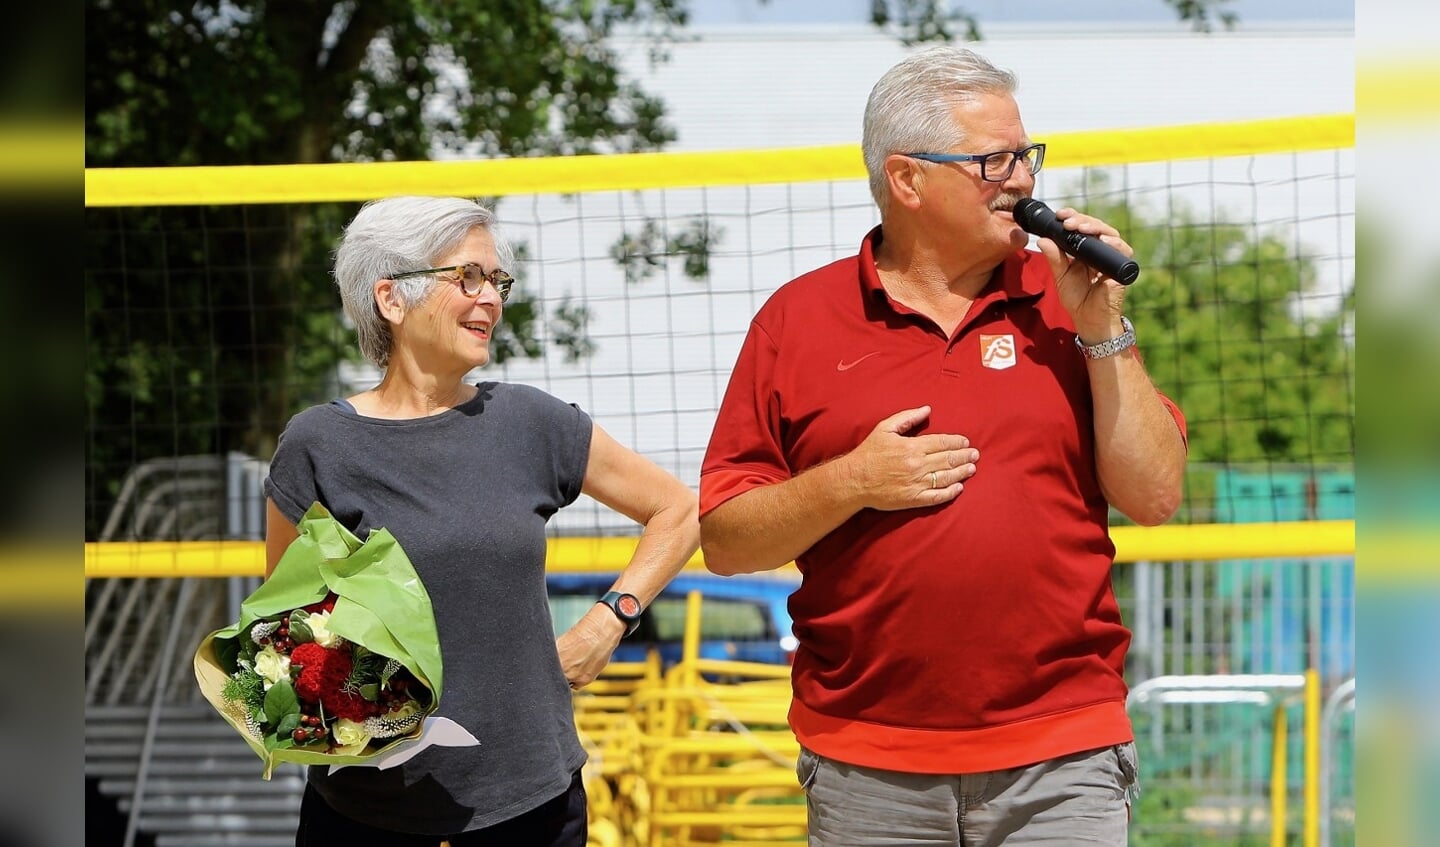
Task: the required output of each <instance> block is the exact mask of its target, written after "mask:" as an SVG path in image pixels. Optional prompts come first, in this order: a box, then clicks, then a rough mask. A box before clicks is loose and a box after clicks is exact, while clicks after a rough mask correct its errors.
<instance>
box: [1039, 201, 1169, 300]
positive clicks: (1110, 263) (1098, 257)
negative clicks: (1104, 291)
mask: <svg viewBox="0 0 1440 847" xmlns="http://www.w3.org/2000/svg"><path fill="white" fill-rule="evenodd" d="M1011 214H1012V215H1014V217H1015V223H1017V224H1020V228H1021V229H1023V230H1025V231H1026V232H1028V233H1030V234H1031V235H1038V236H1040V237H1041V238H1048V239H1050V240H1051V241H1054V242H1055V243H1056V244H1057V245H1059V247H1060V249H1061V250H1063V251H1065V252H1066V253H1068V254H1070V255H1071V256H1074V257H1075V258H1077V259H1079V260H1080V261H1082V262H1084V263H1085V264H1087V265H1089V266H1090V267H1092V268H1094V269H1095V270H1097V271H1099V272H1100V273H1102V274H1105V275H1106V276H1108V277H1110V278H1111V279H1113V280H1115V281H1116V282H1118V283H1120V284H1121V285H1129V284H1130V283H1132V282H1134V281H1135V279H1136V278H1137V277H1139V276H1140V265H1139V264H1138V263H1137V262H1136V261H1135V260H1134V259H1127V258H1125V254H1124V253H1121V252H1120V251H1119V250H1116V249H1115V248H1114V247H1111V246H1110V245H1109V244H1106V243H1105V242H1103V241H1101V240H1100V239H1098V238H1096V237H1094V236H1092V235H1086V234H1084V233H1082V232H1074V231H1072V230H1068V229H1066V228H1065V224H1063V223H1061V222H1060V219H1059V218H1057V217H1055V213H1054V212H1052V211H1050V207H1049V206H1046V205H1045V204H1044V203H1041V202H1040V201H1039V200H1036V199H1035V198H1033V197H1026V198H1025V199H1024V200H1021V201H1020V202H1018V203H1016V204H1015V209H1014V210H1013V211H1012V212H1011Z"/></svg>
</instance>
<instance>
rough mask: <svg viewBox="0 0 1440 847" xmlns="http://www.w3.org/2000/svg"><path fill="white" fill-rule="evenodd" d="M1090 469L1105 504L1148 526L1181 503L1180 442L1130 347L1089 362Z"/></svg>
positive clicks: (1182, 453) (1182, 469)
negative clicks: (1091, 406) (1092, 424)
mask: <svg viewBox="0 0 1440 847" xmlns="http://www.w3.org/2000/svg"><path fill="white" fill-rule="evenodd" d="M1088 367H1089V370H1090V388H1091V396H1092V402H1093V404H1094V422H1095V470H1096V474H1097V475H1098V476H1099V479H1100V487H1101V490H1102V491H1104V493H1105V498H1106V499H1107V500H1108V501H1109V502H1110V505H1112V506H1114V507H1115V508H1116V509H1118V510H1120V512H1121V513H1123V514H1124V515H1126V516H1128V517H1129V518H1131V519H1132V520H1134V521H1135V522H1137V523H1140V524H1143V525H1146V526H1153V525H1155V524H1160V523H1164V522H1165V521H1167V520H1169V519H1170V518H1171V517H1172V516H1173V515H1174V514H1175V511H1176V510H1177V509H1179V507H1180V500H1181V495H1182V491H1183V483H1184V474H1185V442H1184V439H1183V438H1182V437H1181V435H1180V427H1179V426H1178V425H1177V424H1176V422H1175V419H1174V418H1173V417H1172V416H1171V415H1170V411H1169V410H1168V409H1166V408H1165V404H1164V403H1163V402H1162V401H1161V400H1160V395H1159V394H1158V393H1157V392H1156V389H1155V385H1154V383H1152V382H1151V381H1150V377H1149V375H1148V374H1147V373H1146V372H1145V366H1144V364H1143V363H1142V362H1141V360H1140V357H1139V355H1138V354H1137V353H1135V351H1133V350H1131V351H1127V352H1126V353H1122V354H1120V355H1118V356H1114V357H1112V358H1109V359H1099V360H1094V361H1091V362H1089V363H1088Z"/></svg>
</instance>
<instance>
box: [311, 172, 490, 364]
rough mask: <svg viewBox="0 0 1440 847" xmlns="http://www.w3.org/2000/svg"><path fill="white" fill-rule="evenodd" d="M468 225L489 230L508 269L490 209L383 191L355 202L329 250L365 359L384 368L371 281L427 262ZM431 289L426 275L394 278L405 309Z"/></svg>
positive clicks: (385, 338)
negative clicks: (381, 194)
mask: <svg viewBox="0 0 1440 847" xmlns="http://www.w3.org/2000/svg"><path fill="white" fill-rule="evenodd" d="M476 227H479V228H480V229H483V230H485V231H486V232H488V233H489V234H490V238H491V239H492V240H493V241H494V242H495V254H496V256H497V257H498V258H499V261H500V266H501V267H503V268H505V269H506V270H507V271H510V272H511V273H512V274H513V273H514V272H515V269H514V268H513V267H512V266H511V265H512V263H513V262H514V259H515V252H514V250H513V249H512V248H511V247H510V244H509V242H507V241H506V240H505V238H504V237H503V236H502V235H501V234H500V232H499V229H498V227H497V225H496V222H495V213H494V212H492V211H490V210H489V209H487V208H485V207H484V206H482V205H480V204H479V203H476V202H475V201H473V200H466V199H463V198H460V197H387V198H385V199H383V200H372V201H370V202H369V203H366V204H365V205H364V206H362V207H361V209H360V211H359V212H358V213H356V215H355V217H354V218H353V219H352V220H351V221H350V223H349V225H347V226H346V227H345V233H344V235H342V236H341V238H340V246H339V247H337V248H336V250H335V286H336V287H337V288H339V289H340V301H341V303H342V304H344V306H345V314H346V316H348V317H349V318H350V322H351V323H353V324H354V325H355V335H356V340H357V341H358V342H359V344H360V352H361V353H363V354H365V358H366V359H369V360H370V361H371V362H373V363H374V364H375V365H376V366H377V367H380V368H384V367H385V366H386V365H387V364H389V362H390V347H391V344H392V343H393V338H392V336H391V334H390V323H389V321H387V320H385V318H383V317H381V316H380V312H379V310H378V309H376V307H375V283H376V282H377V281H379V280H382V279H389V278H390V276H391V275H392V274H398V273H404V272H405V271H418V270H423V269H425V268H431V267H434V266H435V263H436V262H438V261H439V260H440V257H442V256H445V255H446V254H448V253H452V252H454V250H455V249H456V248H457V247H459V246H460V243H461V242H462V241H464V240H465V238H466V237H467V236H468V235H469V234H470V231H471V230H472V229H475V228H476ZM486 270H492V269H491V268H486ZM434 290H435V277H433V276H411V277H406V278H404V279H397V280H395V292H396V296H397V297H398V298H399V300H400V302H401V303H402V304H404V305H405V306H406V307H407V308H408V307H411V306H414V305H417V304H419V303H422V302H424V300H425V298H426V297H428V296H429V295H430V294H431V292H433V291H434Z"/></svg>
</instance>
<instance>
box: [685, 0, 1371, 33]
mask: <svg viewBox="0 0 1440 847" xmlns="http://www.w3.org/2000/svg"><path fill="white" fill-rule="evenodd" d="M870 4H871V0H769V2H761V0H692V2H691V5H690V23H691V24H692V25H695V26H710V25H724V24H741V23H777V24H778V23H837V24H838V23H864V22H866V21H868V20H869V14H870ZM951 5H952V6H953V7H956V8H960V9H964V10H966V11H968V12H970V13H972V14H974V15H975V16H976V17H977V18H979V20H980V23H981V28H982V31H983V28H984V24H985V23H986V22H995V23H1000V22H1006V23H1009V22H1022V21H1088V22H1096V23H1099V22H1126V23H1147V22H1153V23H1163V22H1166V21H1174V20H1175V12H1174V10H1173V9H1172V8H1171V7H1170V6H1168V5H1166V4H1165V3H1163V2H1161V0H1087V2H1085V3H1076V2H1073V0H1031V2H1017V0H964V2H955V3H952V4H951ZM1223 8H1225V9H1227V10H1229V11H1233V12H1234V13H1235V14H1237V15H1239V17H1240V25H1241V26H1242V27H1243V26H1244V25H1245V24H1246V23H1247V22H1249V23H1271V22H1277V21H1300V20H1311V21H1352V22H1353V21H1354V19H1355V2H1354V0H1232V2H1230V3H1227V4H1225V5H1224V7H1223Z"/></svg>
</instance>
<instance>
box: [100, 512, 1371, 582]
mask: <svg viewBox="0 0 1440 847" xmlns="http://www.w3.org/2000/svg"><path fill="white" fill-rule="evenodd" d="M1110 537H1111V540H1113V541H1114V542H1115V549H1116V560H1117V561H1122V562H1134V561H1199V560H1218V559H1243V558H1276V557H1305V556H1343V555H1352V554H1354V552H1355V522H1354V521H1303V522H1296V523H1255V524H1179V525H1175V526H1158V527H1134V526H1121V527H1114V528H1112V529H1111V530H1110ZM635 544H636V539H635V538H633V537H623V538H557V539H551V540H550V541H549V545H548V547H549V549H548V551H547V567H548V568H549V569H550V570H553V571H568V572H577V573H578V572H586V571H598V572H604V571H618V570H621V569H622V568H624V567H625V565H626V564H627V563H628V562H629V561H630V556H631V554H633V553H634V552H635ZM687 567H688V568H690V569H703V568H704V560H703V559H702V558H701V556H700V554H698V553H697V554H695V556H693V557H692V558H691V559H690V562H689V564H688V565H687ZM790 567H793V565H791V566H790ZM264 571H265V546H264V544H263V543H262V542H259V541H178V542H168V541H111V542H104V543H101V542H92V543H88V544H86V545H85V576H86V577H179V576H206V577H213V576H258V575H260V574H262V573H264Z"/></svg>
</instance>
